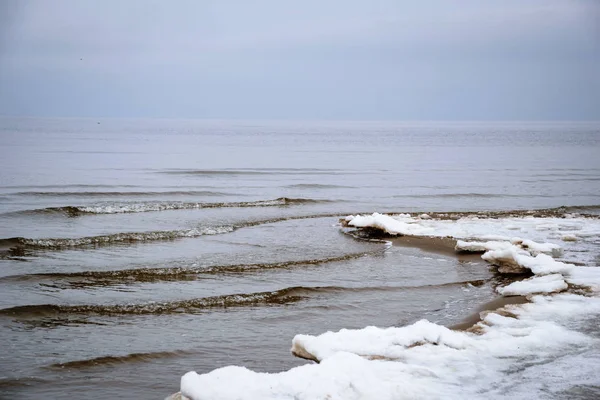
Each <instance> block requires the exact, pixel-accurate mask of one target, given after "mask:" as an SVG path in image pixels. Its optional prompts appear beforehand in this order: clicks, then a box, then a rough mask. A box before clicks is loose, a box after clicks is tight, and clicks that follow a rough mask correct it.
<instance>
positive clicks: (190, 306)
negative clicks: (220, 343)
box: [0, 288, 306, 318]
mask: <svg viewBox="0 0 600 400" xmlns="http://www.w3.org/2000/svg"><path fill="white" fill-rule="evenodd" d="M304 297H306V296H302V293H301V292H299V291H298V288H288V289H282V290H276V291H272V292H259V293H241V294H228V295H223V296H212V297H203V298H199V299H189V300H180V301H170V302H151V303H143V304H113V305H91V304H90V305H85V304H84V305H58V304H39V305H26V306H17V307H11V308H4V309H1V310H0V315H6V316H12V317H23V318H26V317H34V318H43V317H57V316H61V315H75V314H79V315H81V314H83V315H89V316H92V315H101V316H118V315H160V314H189V313H197V312H201V311H203V310H207V309H213V308H230V307H241V306H256V305H283V304H289V303H293V302H297V301H300V300H302V299H303V298H304Z"/></svg>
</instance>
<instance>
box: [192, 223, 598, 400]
mask: <svg viewBox="0 0 600 400" xmlns="http://www.w3.org/2000/svg"><path fill="white" fill-rule="evenodd" d="M346 223H347V225H349V226H354V227H360V228H367V227H369V228H375V229H381V230H383V231H385V232H387V233H389V234H392V235H415V236H435V237H452V238H455V239H457V245H456V249H457V251H469V252H483V255H482V257H483V258H484V259H485V260H487V261H488V262H490V263H492V264H498V265H503V266H505V267H506V266H507V265H510V264H512V266H513V267H514V268H515V269H522V270H527V271H530V272H531V273H532V274H533V277H531V278H529V279H525V280H522V281H518V282H513V283H511V284H509V285H507V286H504V287H500V288H498V289H497V290H498V292H499V293H500V294H503V295H528V299H529V303H525V304H520V305H507V306H504V307H503V308H502V309H499V310H496V311H489V312H486V313H484V315H483V314H482V317H483V318H482V320H481V321H480V322H479V323H477V324H476V325H475V326H474V327H473V328H472V329H470V330H468V331H454V330H451V329H448V328H446V327H443V326H440V325H437V324H434V323H431V322H429V321H426V320H421V321H418V322H416V323H414V324H412V325H409V326H404V327H391V328H377V327H366V328H363V329H356V330H348V329H342V330H340V331H338V332H325V333H323V334H321V335H317V336H312V335H302V334H299V335H296V336H295V337H294V339H293V341H292V352H294V353H296V354H298V355H300V356H303V357H305V358H309V359H314V360H317V361H319V364H307V365H304V366H301V367H297V368H293V369H291V370H289V371H285V372H280V373H276V374H268V373H257V372H253V371H250V370H248V369H246V368H244V367H237V366H230V367H225V368H220V369H217V370H214V371H212V372H210V373H207V374H202V375H199V374H196V373H195V372H188V373H187V374H185V375H184V376H183V377H182V379H181V392H182V394H183V395H185V396H187V397H189V398H190V399H194V400H201V399H216V398H218V399H223V400H227V399H290V400H291V399H330V400H337V399H339V400H342V399H344V400H352V399H378V400H382V399H426V398H450V399H462V398H482V397H486V398H512V397H514V394H515V393H517V394H518V395H519V396H521V397H523V396H525V395H526V397H531V398H536V397H539V396H540V395H542V394H544V395H546V396H547V395H548V394H549V393H550V395H551V394H552V393H553V391H559V390H561V388H564V387H569V385H570V384H571V382H570V381H568V379H571V378H570V376H571V375H572V374H562V373H559V372H558V370H553V369H552V368H554V367H553V365H554V364H556V365H558V364H560V368H563V369H564V368H570V369H573V370H577V371H593V370H596V371H597V370H598V368H597V365H596V366H594V364H589V365H587V364H585V360H586V357H582V356H581V355H583V354H591V355H592V356H591V357H589V359H590V360H592V361H590V362H592V363H593V362H594V361H593V360H595V359H597V358H598V357H597V356H598V350H597V349H598V348H600V343H599V339H598V338H595V337H591V336H588V335H586V334H585V331H582V330H581V329H578V327H579V326H581V325H582V324H583V325H585V321H597V320H598V318H599V317H600V268H597V267H596V266H595V265H596V264H595V263H596V260H595V257H596V256H597V247H596V246H597V242H598V240H599V239H600V220H597V219H592V218H583V217H576V216H568V218H533V217H511V218H496V219H486V218H476V217H466V218H461V219H458V220H439V219H433V218H431V217H430V216H429V215H427V216H426V217H425V216H424V215H421V216H420V217H411V216H410V215H408V214H401V215H397V216H389V215H383V214H377V213H375V214H372V215H368V216H349V217H347V218H346ZM515 233H518V235H519V237H515ZM571 237H576V238H577V240H576V241H571V240H567V241H565V238H571ZM556 242H561V245H558V244H557V243H556ZM561 250H563V251H564V253H561ZM560 257H563V259H560ZM567 257H568V259H569V260H574V261H577V263H578V264H583V265H586V266H579V265H578V266H575V265H573V264H572V263H569V262H566V261H565V259H566V258H567ZM557 258H559V259H557ZM569 285H577V286H578V287H583V288H587V290H588V294H587V295H582V294H579V293H580V292H577V293H571V292H569V291H568V287H569ZM556 292H562V293H556ZM539 293H543V294H542V295H540V294H539ZM548 293H554V294H552V295H548ZM557 360H558V361H557ZM567 360H574V361H573V362H576V363H577V364H576V365H570V364H568V361H567ZM582 360H583V361H582ZM565 363H567V364H566V367H565V365H563V364H565ZM582 363H583V364H582ZM540 365H542V366H547V368H546V367H544V368H546V369H549V370H550V371H555V372H554V373H550V374H548V373H545V374H540V375H539V376H536V379H520V376H521V375H523V374H527V373H528V372H527V371H529V370H531V371H534V370H544V368H542V367H540ZM528 366H533V369H531V368H530V367H528ZM556 368H558V367H556ZM523 371H525V372H523ZM532 373H533V372H532ZM578 376H579V375H578ZM586 376H587V378H586V379H587V381H586V382H588V381H589V382H592V384H595V385H598V384H600V377H599V376H598V374H591V375H590V374H589V373H588V374H587V375H586ZM589 382H588V383H589Z"/></svg>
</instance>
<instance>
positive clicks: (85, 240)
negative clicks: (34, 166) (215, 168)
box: [0, 225, 236, 249]
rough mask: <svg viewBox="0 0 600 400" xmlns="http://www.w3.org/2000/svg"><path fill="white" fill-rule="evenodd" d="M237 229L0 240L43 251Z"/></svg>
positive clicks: (4, 245) (1, 244)
mask: <svg viewBox="0 0 600 400" xmlns="http://www.w3.org/2000/svg"><path fill="white" fill-rule="evenodd" d="M235 229H236V228H235V227H234V226H227V225H226V226H215V227H204V228H193V229H183V230H173V231H154V232H125V233H115V234H111V235H101V236H87V237H81V238H47V239H30V238H23V237H15V238H9V239H0V248H12V247H28V248H41V249H62V248H69V247H80V246H90V245H104V244H113V243H132V242H150V241H156V240H173V239H178V238H186V237H198V236H203V235H218V234H222V233H229V232H233V231H234V230H235Z"/></svg>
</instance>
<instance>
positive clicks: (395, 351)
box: [291, 320, 467, 360]
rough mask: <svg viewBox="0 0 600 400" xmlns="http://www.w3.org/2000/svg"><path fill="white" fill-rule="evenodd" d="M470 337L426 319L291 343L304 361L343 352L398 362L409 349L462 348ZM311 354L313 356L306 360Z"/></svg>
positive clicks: (306, 336)
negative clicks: (440, 346)
mask: <svg viewBox="0 0 600 400" xmlns="http://www.w3.org/2000/svg"><path fill="white" fill-rule="evenodd" d="M465 340H467V337H466V336H465V335H463V334H459V333H458V332H455V331H452V330H450V329H448V328H446V327H443V326H440V325H436V324H433V323H431V322H429V321H427V320H421V321H418V322H416V323H414V324H412V325H409V326H406V327H402V328H386V329H381V328H376V327H374V326H369V327H367V328H364V329H360V330H350V329H342V330H340V331H339V332H335V333H334V332H326V333H324V334H322V335H319V336H309V335H296V337H294V340H293V341H292V349H291V351H292V353H293V354H297V355H302V358H312V359H315V360H322V359H324V358H327V357H329V356H331V355H332V354H335V353H337V352H340V351H345V352H349V353H354V354H358V355H360V356H363V357H367V358H369V357H378V358H379V357H381V358H387V359H396V358H398V357H400V356H401V355H402V354H403V351H404V350H405V349H406V348H409V347H412V346H415V345H422V344H425V343H430V344H436V345H446V346H448V347H452V348H463V347H464V346H465ZM307 355H311V356H312V357H306V356H307Z"/></svg>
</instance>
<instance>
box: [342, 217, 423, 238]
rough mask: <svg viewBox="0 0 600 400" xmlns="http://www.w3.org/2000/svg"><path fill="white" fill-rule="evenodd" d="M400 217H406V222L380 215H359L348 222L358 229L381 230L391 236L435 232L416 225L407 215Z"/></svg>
mask: <svg viewBox="0 0 600 400" xmlns="http://www.w3.org/2000/svg"><path fill="white" fill-rule="evenodd" d="M399 217H404V218H405V219H406V221H401V220H399V219H397V218H392V217H390V216H389V215H384V214H379V213H373V214H372V215H365V216H362V215H357V216H355V217H354V218H352V219H350V221H348V225H349V226H354V227H356V228H376V229H381V230H382V231H384V232H387V233H389V234H390V235H425V234H427V233H432V232H433V229H432V228H428V227H425V226H423V225H420V224H418V223H414V222H416V220H414V219H412V218H410V216H409V215H407V214H406V215H402V214H401V215H399Z"/></svg>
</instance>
